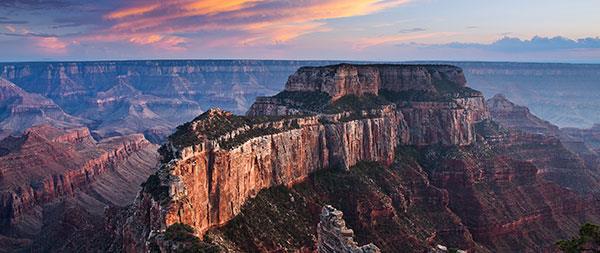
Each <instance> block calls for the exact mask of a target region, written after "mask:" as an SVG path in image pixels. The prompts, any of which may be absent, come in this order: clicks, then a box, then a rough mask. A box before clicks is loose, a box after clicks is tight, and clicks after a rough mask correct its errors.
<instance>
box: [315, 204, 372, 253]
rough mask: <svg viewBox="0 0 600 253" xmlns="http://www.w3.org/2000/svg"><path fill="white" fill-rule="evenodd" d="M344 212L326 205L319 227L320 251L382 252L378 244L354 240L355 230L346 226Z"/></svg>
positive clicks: (329, 252) (347, 252)
mask: <svg viewBox="0 0 600 253" xmlns="http://www.w3.org/2000/svg"><path fill="white" fill-rule="evenodd" d="M343 215H344V214H343V213H342V212H341V211H339V210H337V209H335V208H333V207H332V206H329V205H327V206H324V207H323V211H322V212H321V220H320V221H319V225H318V228H317V233H318V242H317V252H319V253H338V252H339V253H366V252H371V253H375V252H381V250H379V248H377V246H375V245H373V244H368V245H364V246H360V247H359V246H358V244H357V243H356V242H355V241H354V231H352V229H349V228H347V227H346V222H345V221H344V218H343V217H342V216H343Z"/></svg>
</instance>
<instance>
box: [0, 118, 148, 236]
mask: <svg viewBox="0 0 600 253" xmlns="http://www.w3.org/2000/svg"><path fill="white" fill-rule="evenodd" d="M0 146H1V147H2V149H3V150H4V153H5V154H4V155H2V156H0V189H1V190H2V192H1V194H0V221H1V222H2V224H4V225H6V226H8V225H14V224H17V223H19V222H20V221H21V218H22V217H23V216H24V215H26V214H27V213H29V212H31V211H32V210H34V209H36V208H37V207H39V206H41V205H43V204H45V203H49V202H51V201H54V200H56V199H58V198H61V197H73V196H74V195H75V192H76V191H77V190H78V189H82V188H84V187H86V186H89V185H90V184H91V183H92V182H94V181H95V180H96V178H97V177H98V176H99V175H102V174H105V173H107V171H110V170H113V169H115V168H116V166H117V165H118V164H120V163H121V162H123V161H125V160H126V159H128V158H129V157H130V156H132V155H134V154H136V153H138V152H140V151H142V150H145V149H146V148H151V146H153V145H151V144H150V143H149V142H148V141H147V140H145V139H144V137H143V136H142V135H132V136H126V137H115V138H109V139H105V140H103V141H102V142H98V143H97V142H96V141H94V140H93V139H92V138H91V136H90V132H89V130H88V129H87V128H78V129H72V130H67V131H64V130H59V129H56V128H53V127H50V126H48V125H42V126H38V127H34V128H31V129H29V130H27V131H26V133H25V134H24V135H23V136H21V137H17V138H13V137H10V138H7V139H5V140H3V141H2V142H1V143H0ZM140 169H141V168H140ZM114 190H117V189H114Z"/></svg>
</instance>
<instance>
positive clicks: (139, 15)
mask: <svg viewBox="0 0 600 253" xmlns="http://www.w3.org/2000/svg"><path fill="white" fill-rule="evenodd" d="M598 13H600V1H598V0H572V1H565V0H501V1H500V0H497V1H492V0H354V1H349V0H322V1H316V0H290V1H279V0H231V1H215V0H200V1H198V0H174V1H149V0H107V1H100V0H98V1H70V0H1V1H0V45H2V53H1V54H0V61H35V60H97V59H156V58H161V59H162V58H171V59H173V58H177V59H181V58H186V59H187V58H191V59H214V58H255V59H335V60H374V61H379V60H384V61H404V60H485V61H540V62H547V61H554V62H595V63H600V27H599V26H598V25H599V24H600V15H599V14H598Z"/></svg>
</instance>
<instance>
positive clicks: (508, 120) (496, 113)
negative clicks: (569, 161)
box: [486, 94, 560, 136]
mask: <svg viewBox="0 0 600 253" xmlns="http://www.w3.org/2000/svg"><path fill="white" fill-rule="evenodd" d="M486 102H487V106H488V110H489V111H490V115H491V116H492V118H493V119H494V121H496V122H498V123H500V124H501V125H502V126H504V127H506V128H511V129H516V130H519V131H523V132H526V133H532V134H543V135H548V136H559V135H560V133H559V129H558V127H557V126H555V125H552V124H551V123H550V122H548V121H545V120H542V119H540V118H538V117H536V116H535V115H533V114H532V113H531V112H530V111H529V108H527V107H525V106H519V105H516V104H514V103H513V102H511V101H509V100H508V99H507V98H506V97H505V96H504V95H502V94H497V95H495V96H494V97H492V98H490V99H488V100H487V101H486Z"/></svg>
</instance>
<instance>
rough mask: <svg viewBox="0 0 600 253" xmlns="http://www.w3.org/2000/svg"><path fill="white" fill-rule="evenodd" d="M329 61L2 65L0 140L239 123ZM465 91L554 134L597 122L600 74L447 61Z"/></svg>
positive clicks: (575, 68)
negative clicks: (221, 120) (515, 110)
mask: <svg viewBox="0 0 600 253" xmlns="http://www.w3.org/2000/svg"><path fill="white" fill-rule="evenodd" d="M334 63H337V62H333V61H273V60H148V61H90V62H31V63H0V137H2V138H3V137H6V136H8V135H10V134H20V133H22V132H23V131H24V130H25V129H27V128H29V127H31V126H35V125H40V124H50V125H52V126H55V127H59V128H72V127H87V128H89V129H90V130H91V134H92V136H93V137H94V138H95V139H103V138H108V137H113V136H123V135H128V134H134V133H143V134H144V136H145V137H146V138H147V139H149V140H150V141H152V142H155V143H161V142H163V141H164V138H165V137H166V136H167V135H168V134H170V133H171V132H172V131H173V130H174V128H175V127H176V126H177V125H179V124H182V123H184V122H186V121H189V120H191V119H193V118H194V117H196V116H197V115H199V114H200V113H202V112H204V111H206V110H208V109H210V108H212V107H219V108H222V109H224V110H227V111H232V112H234V113H236V114H244V113H245V112H246V111H247V110H248V109H249V107H250V105H251V104H252V102H253V101H254V99H255V98H256V97H258V96H270V95H274V94H275V93H277V91H279V90H281V89H282V88H283V84H284V83H285V82H286V80H287V78H288V76H289V75H291V74H292V73H294V71H296V70H297V69H298V68H299V67H301V66H320V65H328V64H334ZM450 64H452V65H456V66H459V67H461V68H463V69H464V72H465V75H466V77H467V80H469V86H470V87H473V88H474V89H477V90H480V91H482V92H483V94H484V95H485V96H486V97H487V98H490V97H492V96H493V95H495V94H497V93H502V94H504V95H505V96H506V97H507V98H508V99H510V100H511V101H514V102H516V103H517V104H521V105H524V106H527V107H528V108H530V109H531V111H532V112H533V113H534V114H536V115H538V116H540V117H541V118H543V119H545V120H548V121H550V122H551V123H553V124H555V125H557V126H559V127H577V128H590V127H592V126H593V125H594V124H595V123H598V122H600V115H598V113H597V112H596V110H595V108H598V106H599V105H600V101H599V100H598V99H597V98H598V97H599V96H600V87H599V86H598V85H597V84H598V80H600V65H583V64H542V63H539V64H537V63H486V62H452V63H450Z"/></svg>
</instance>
